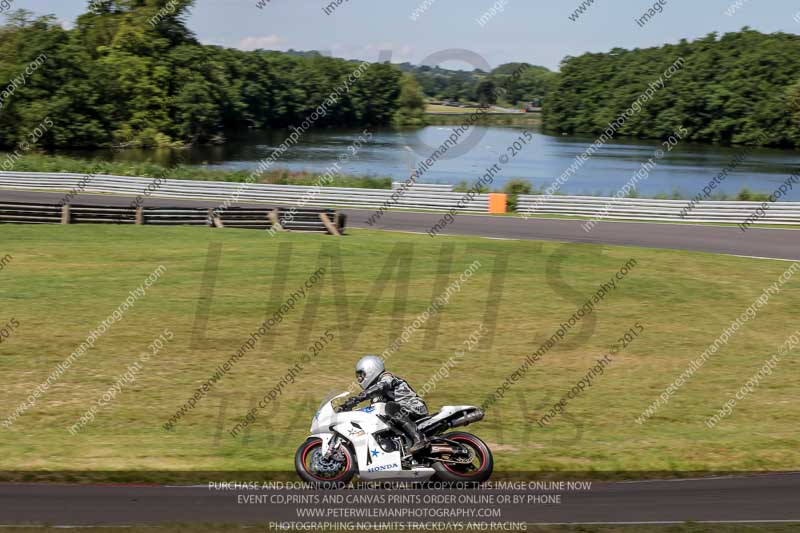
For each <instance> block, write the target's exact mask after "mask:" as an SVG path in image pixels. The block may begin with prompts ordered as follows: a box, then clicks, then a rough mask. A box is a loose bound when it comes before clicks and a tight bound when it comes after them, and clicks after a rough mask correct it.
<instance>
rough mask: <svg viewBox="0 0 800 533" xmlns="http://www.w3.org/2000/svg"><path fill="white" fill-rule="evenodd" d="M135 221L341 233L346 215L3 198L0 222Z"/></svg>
mask: <svg viewBox="0 0 800 533" xmlns="http://www.w3.org/2000/svg"><path fill="white" fill-rule="evenodd" d="M2 223H5V224H136V225H143V224H147V225H154V226H209V227H217V228H242V229H261V230H269V229H273V228H274V229H275V230H276V231H305V232H318V233H329V234H334V235H341V234H342V233H344V229H345V225H346V217H345V215H344V214H342V213H338V212H336V211H334V210H331V209H288V208H274V209H270V208H241V207H232V208H229V209H226V210H225V211H224V212H220V213H215V212H214V211H213V210H212V209H207V208H202V207H199V208H196V207H138V208H134V209H131V208H130V207H119V206H115V207H111V206H97V205H71V204H66V205H57V204H33V203H24V202H0V224H2Z"/></svg>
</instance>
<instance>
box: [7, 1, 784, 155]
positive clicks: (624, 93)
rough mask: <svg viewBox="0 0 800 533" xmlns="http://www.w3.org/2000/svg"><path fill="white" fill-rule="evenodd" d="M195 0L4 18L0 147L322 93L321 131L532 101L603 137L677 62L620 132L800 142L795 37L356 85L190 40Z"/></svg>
mask: <svg viewBox="0 0 800 533" xmlns="http://www.w3.org/2000/svg"><path fill="white" fill-rule="evenodd" d="M193 2H194V0H91V2H89V3H88V8H87V11H86V12H85V13H84V14H82V15H80V16H79V17H78V19H77V21H76V24H75V26H74V27H73V28H72V29H69V30H67V29H64V28H63V27H62V26H61V25H60V24H59V23H58V22H57V20H56V19H55V17H53V16H42V17H34V16H33V15H32V14H31V13H30V12H27V11H25V10H17V11H15V12H12V13H10V14H9V15H8V16H7V22H6V24H5V25H4V26H2V27H0V147H4V148H9V147H14V146H16V145H18V143H20V142H22V141H23V140H24V139H25V137H26V135H27V134H28V132H30V131H31V129H32V128H35V127H36V126H37V125H38V124H39V123H40V122H41V121H42V120H43V119H44V118H45V117H49V118H50V119H51V120H52V121H53V123H54V124H53V127H51V128H49V129H48V131H47V132H46V133H45V135H44V137H43V138H41V139H40V140H39V142H38V145H39V146H41V147H42V148H53V147H79V148H80V147H87V148H88V147H102V146H117V147H125V146H173V145H180V144H186V143H213V142H223V140H224V133H225V132H226V131H238V130H243V129H248V128H284V127H288V126H292V125H296V124H298V123H301V122H303V121H304V120H306V119H307V118H308V117H309V116H310V115H311V114H312V113H314V111H315V110H317V109H318V108H319V106H320V105H322V104H323V103H324V102H326V100H327V99H328V98H329V97H330V95H331V94H338V95H339V96H337V98H336V101H335V103H334V104H333V105H326V113H325V114H323V115H322V116H318V118H317V119H316V120H315V122H314V126H315V127H326V126H380V125H386V124H392V123H396V124H418V125H421V124H425V123H426V117H425V113H424V111H425V105H426V98H427V99H441V100H453V101H460V102H480V103H482V104H494V103H499V104H501V105H509V106H520V105H521V104H527V103H535V104H537V103H540V102H541V103H543V124H544V128H545V130H546V131H552V132H554V133H567V134H576V133H598V134H599V133H600V132H602V131H604V130H605V129H606V128H607V127H608V124H609V123H610V122H612V121H614V120H615V119H616V118H617V117H618V116H619V115H620V114H621V113H623V112H624V111H625V110H626V109H628V108H629V107H630V105H631V102H634V101H636V99H637V97H638V96H639V95H640V94H642V93H643V91H645V90H646V89H647V88H648V86H650V84H651V83H652V82H653V81H654V80H656V79H657V78H658V77H659V75H661V73H663V72H664V70H665V69H666V68H668V67H669V66H670V65H672V64H673V63H674V62H675V60H676V59H677V58H683V59H684V60H685V62H684V64H683V67H682V69H681V71H680V72H679V73H677V74H676V75H675V76H674V77H672V78H671V79H670V80H669V81H667V82H666V83H665V84H664V86H663V88H660V89H659V90H658V92H657V94H656V95H655V96H654V97H653V98H652V99H651V100H650V101H648V102H647V104H646V105H644V106H643V107H642V109H641V111H639V112H637V113H636V114H635V115H633V116H631V117H628V120H627V121H626V122H625V124H624V126H622V127H621V128H620V129H619V131H617V133H616V135H618V136H633V137H642V138H658V137H664V136H668V135H669V134H671V133H672V132H673V131H675V130H676V129H677V128H678V127H685V128H687V129H688V130H689V131H690V133H689V137H688V139H687V140H690V141H700V142H715V143H741V144H753V145H770V146H787V147H791V146H797V145H798V144H800V130H799V129H798V127H797V126H798V123H799V122H800V36H796V35H792V34H786V33H773V34H763V33H759V32H757V31H753V30H751V29H749V28H744V29H743V30H742V31H740V32H734V33H728V34H725V35H722V36H719V35H717V34H715V33H712V34H709V35H708V36H706V37H704V38H700V39H697V40H695V41H692V42H689V41H686V40H682V41H680V42H679V43H678V44H669V45H664V46H661V47H654V48H647V49H635V50H625V49H621V48H615V49H612V50H611V51H610V52H608V53H586V54H583V55H581V56H577V57H567V58H565V59H564V61H563V62H562V63H561V65H560V71H559V72H552V71H550V70H548V69H546V68H544V67H539V66H533V65H530V64H527V63H508V64H505V65H501V66H499V67H497V68H495V69H494V70H492V71H490V72H483V71H481V70H477V69H476V70H473V71H455V70H447V69H442V68H440V67H428V66H413V65H410V64H407V63H404V64H400V65H391V64H389V63H373V64H370V65H369V68H367V69H365V70H363V72H362V73H361V74H360V76H359V79H358V80H357V81H355V82H354V83H350V81H348V80H351V77H352V75H353V73H354V72H355V71H356V70H357V69H359V68H360V66H361V63H360V62H357V61H348V60H344V59H337V58H331V57H324V56H322V55H320V54H318V53H314V52H303V53H298V52H291V51H290V52H289V53H284V52H273V51H265V50H256V51H250V52H246V51H241V50H236V49H231V48H223V47H219V46H211V45H203V44H201V43H199V41H198V40H197V39H196V37H195V36H194V34H193V33H192V32H191V31H190V30H189V29H188V28H187V25H186V19H187V16H188V15H189V13H190V11H191V8H192V4H193ZM523 65H524V66H525V67H526V68H524V69H521V68H520V67H521V66H523ZM515 72H517V73H519V72H521V75H519V76H513V74H514V73H515ZM344 85H346V86H347V87H348V89H347V91H345V92H341V91H339V89H340V88H341V87H342V86H344ZM498 87H502V88H503V89H504V90H503V91H500V92H498V91H497V88H498ZM340 93H341V94H340ZM498 95H500V96H499V98H498ZM329 103H330V102H329Z"/></svg>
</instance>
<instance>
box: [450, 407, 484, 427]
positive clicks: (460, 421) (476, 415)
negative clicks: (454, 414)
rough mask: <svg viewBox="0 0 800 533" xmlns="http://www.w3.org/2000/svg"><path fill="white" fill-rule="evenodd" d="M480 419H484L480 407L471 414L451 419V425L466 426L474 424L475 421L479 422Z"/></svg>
mask: <svg viewBox="0 0 800 533" xmlns="http://www.w3.org/2000/svg"><path fill="white" fill-rule="evenodd" d="M478 420H483V411H482V410H480V409H476V410H474V411H473V412H471V413H469V414H466V415H464V416H462V417H459V418H456V419H454V420H451V421H450V427H451V428H456V427H459V426H466V425H467V424H472V423H473V422H477V421H478Z"/></svg>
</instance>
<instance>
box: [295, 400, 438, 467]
mask: <svg viewBox="0 0 800 533" xmlns="http://www.w3.org/2000/svg"><path fill="white" fill-rule="evenodd" d="M345 396H348V393H346V392H345V393H342V394H340V395H338V396H335V397H334V398H332V399H331V400H330V401H329V402H328V403H326V404H324V405H323V406H322V407H321V408H320V410H319V411H317V414H316V415H314V420H313V421H312V423H311V434H312V436H314V437H318V438H320V439H322V453H325V452H326V451H327V450H328V445H329V444H330V440H331V438H333V436H334V433H336V434H339V435H340V436H341V437H343V438H344V439H346V440H348V441H350V442H351V443H352V445H353V450H354V451H355V455H356V462H357V463H358V471H359V476H360V477H361V479H363V480H378V479H393V480H397V479H414V480H419V481H424V480H426V479H428V478H430V477H431V476H432V475H433V474H434V470H433V469H431V468H426V467H415V468H412V469H406V470H403V467H402V461H401V459H402V455H401V453H400V452H399V451H394V452H387V451H384V450H383V449H382V448H381V447H380V446H379V445H378V443H377V441H376V440H375V438H374V435H375V434H376V433H379V432H381V431H384V430H386V429H388V428H389V426H388V425H386V423H384V422H383V420H381V419H380V418H378V415H385V414H386V404H384V403H374V404H372V405H370V406H369V407H364V408H362V409H359V410H357V411H348V412H343V413H337V412H336V410H335V409H334V408H333V405H332V402H333V400H335V399H337V398H342V397H345Z"/></svg>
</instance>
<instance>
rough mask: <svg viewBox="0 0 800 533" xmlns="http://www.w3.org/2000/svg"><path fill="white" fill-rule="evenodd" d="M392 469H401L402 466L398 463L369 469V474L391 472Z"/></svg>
mask: <svg viewBox="0 0 800 533" xmlns="http://www.w3.org/2000/svg"><path fill="white" fill-rule="evenodd" d="M392 468H400V465H398V464H397V463H392V464H390V465H383V466H376V467H375V468H367V472H379V471H381V470H390V469H392Z"/></svg>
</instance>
